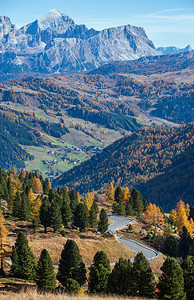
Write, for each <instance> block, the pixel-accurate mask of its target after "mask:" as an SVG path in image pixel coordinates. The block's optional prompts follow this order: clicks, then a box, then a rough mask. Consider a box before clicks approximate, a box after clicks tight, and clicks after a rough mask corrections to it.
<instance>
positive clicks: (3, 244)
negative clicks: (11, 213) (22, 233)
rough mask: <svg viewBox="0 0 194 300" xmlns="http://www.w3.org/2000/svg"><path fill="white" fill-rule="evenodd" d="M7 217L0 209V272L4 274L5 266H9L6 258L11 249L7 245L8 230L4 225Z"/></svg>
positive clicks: (8, 256)
mask: <svg viewBox="0 0 194 300" xmlns="http://www.w3.org/2000/svg"><path fill="white" fill-rule="evenodd" d="M4 223H5V219H4V216H3V213H2V211H1V210H0V264H1V266H0V274H1V275H4V274H5V272H4V266H7V262H6V259H7V258H10V255H11V251H10V247H9V245H7V234H8V230H7V228H6V227H5V225H4Z"/></svg>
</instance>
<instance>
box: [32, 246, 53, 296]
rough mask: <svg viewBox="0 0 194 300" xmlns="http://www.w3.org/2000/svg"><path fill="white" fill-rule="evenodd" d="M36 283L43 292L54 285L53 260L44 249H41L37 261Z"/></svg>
mask: <svg viewBox="0 0 194 300" xmlns="http://www.w3.org/2000/svg"><path fill="white" fill-rule="evenodd" d="M36 284H37V286H38V289H39V290H41V291H44V292H50V291H52V290H53V289H54V288H55V287H56V277H55V273H54V267H53V262H52V259H51V257H50V255H49V253H48V251H47V250H46V249H43V250H42V252H41V255H40V259H39V261H38V266H37V272H36Z"/></svg>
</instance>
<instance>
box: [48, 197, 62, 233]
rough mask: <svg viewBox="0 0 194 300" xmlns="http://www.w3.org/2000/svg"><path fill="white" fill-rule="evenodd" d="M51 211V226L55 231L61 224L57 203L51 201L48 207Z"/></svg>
mask: <svg viewBox="0 0 194 300" xmlns="http://www.w3.org/2000/svg"><path fill="white" fill-rule="evenodd" d="M50 213H51V227H52V228H53V229H54V232H55V231H57V230H58V229H59V228H60V227H61V225H62V217H61V210H60V208H59V206H58V204H57V203H55V202H53V203H52V204H51V208H50Z"/></svg>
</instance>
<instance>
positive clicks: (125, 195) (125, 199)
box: [122, 187, 131, 206]
mask: <svg viewBox="0 0 194 300" xmlns="http://www.w3.org/2000/svg"><path fill="white" fill-rule="evenodd" d="M130 196H131V194H130V191H129V188H128V187H125V188H123V195H122V200H123V205H124V206H126V205H127V202H128V201H129V198H130Z"/></svg>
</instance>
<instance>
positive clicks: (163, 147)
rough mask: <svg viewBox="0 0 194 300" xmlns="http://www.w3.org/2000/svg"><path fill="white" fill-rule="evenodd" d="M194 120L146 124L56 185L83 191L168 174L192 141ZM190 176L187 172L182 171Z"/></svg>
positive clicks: (131, 182)
mask: <svg viewBox="0 0 194 300" xmlns="http://www.w3.org/2000/svg"><path fill="white" fill-rule="evenodd" d="M192 137H193V123H190V124H188V125H183V126H181V127H172V128H164V127H153V128H152V127H144V128H142V129H140V130H139V131H137V132H136V133H133V134H131V135H128V136H126V137H124V138H122V139H120V140H119V141H116V142H115V143H113V144H112V145H110V146H109V147H107V148H105V149H104V150H103V151H102V152H101V153H99V154H97V155H95V156H94V157H92V158H91V159H90V160H88V161H86V162H84V163H82V164H81V165H80V166H77V167H75V168H73V169H72V170H70V171H69V172H66V173H64V175H63V176H61V177H59V178H57V179H56V180H55V181H54V182H53V184H54V186H56V187H57V186H69V187H76V189H77V190H78V191H79V192H81V193H87V192H88V191H97V190H101V191H102V187H107V186H108V184H109V183H110V182H111V181H112V182H114V184H115V185H120V186H128V187H129V188H130V187H132V186H133V187H135V186H137V185H139V184H140V183H143V182H146V181H148V180H150V179H152V178H154V177H156V176H157V175H161V174H164V173H165V172H166V170H167V169H168V168H169V166H170V165H171V164H172V162H173V160H174V159H175V157H178V156H179V155H180V154H181V153H182V152H184V151H185V150H186V149H189V148H190V147H191V144H192ZM182 172H183V174H184V172H185V176H187V171H185V170H182Z"/></svg>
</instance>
